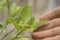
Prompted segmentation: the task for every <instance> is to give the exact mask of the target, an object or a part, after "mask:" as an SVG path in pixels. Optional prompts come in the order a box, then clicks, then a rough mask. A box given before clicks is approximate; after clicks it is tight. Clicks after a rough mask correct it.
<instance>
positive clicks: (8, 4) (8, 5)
mask: <svg viewBox="0 0 60 40" xmlns="http://www.w3.org/2000/svg"><path fill="white" fill-rule="evenodd" d="M7 7H8V15H10V3H9V0H7Z"/></svg>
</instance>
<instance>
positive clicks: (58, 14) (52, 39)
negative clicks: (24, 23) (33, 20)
mask: <svg viewBox="0 0 60 40" xmlns="http://www.w3.org/2000/svg"><path fill="white" fill-rule="evenodd" d="M40 20H49V21H48V22H46V23H44V24H43V25H41V26H39V27H38V28H37V29H35V30H34V32H33V34H32V37H33V39H34V40H37V39H40V38H42V40H60V7H58V8H56V9H54V10H52V11H50V12H47V13H45V14H44V15H42V16H40Z"/></svg>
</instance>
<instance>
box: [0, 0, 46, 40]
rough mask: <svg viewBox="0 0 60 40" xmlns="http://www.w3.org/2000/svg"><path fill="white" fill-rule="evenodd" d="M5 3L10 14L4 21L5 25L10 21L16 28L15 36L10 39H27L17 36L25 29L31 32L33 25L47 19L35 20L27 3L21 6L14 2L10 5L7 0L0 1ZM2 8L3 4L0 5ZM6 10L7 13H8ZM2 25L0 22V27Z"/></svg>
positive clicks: (37, 24)
mask: <svg viewBox="0 0 60 40" xmlns="http://www.w3.org/2000/svg"><path fill="white" fill-rule="evenodd" d="M6 3H7V5H8V9H9V10H8V11H9V12H10V14H11V15H10V16H9V17H8V18H7V19H6V21H4V22H5V23H6V24H5V25H6V26H7V25H8V24H10V23H12V24H13V25H14V26H15V28H16V29H17V31H18V33H17V35H16V36H14V37H13V38H12V40H16V39H17V40H29V39H28V38H23V37H21V36H20V37H18V36H19V35H21V33H22V32H24V31H26V30H27V29H28V30H30V31H31V32H33V30H34V27H35V26H39V25H41V24H43V23H45V22H47V20H42V21H39V22H35V18H34V17H33V16H32V7H31V6H30V5H29V4H27V5H25V6H24V7H23V8H22V7H19V6H17V5H16V3H13V4H12V5H9V2H8V0H4V1H2V2H0V4H1V5H5V4H6ZM2 8H4V7H3V6H0V9H1V10H2ZM9 12H8V13H9ZM17 14H20V15H19V17H17V18H14V17H16V15H17ZM2 27H3V25H2V24H0V29H1V28H2Z"/></svg>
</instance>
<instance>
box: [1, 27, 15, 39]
mask: <svg viewBox="0 0 60 40" xmlns="http://www.w3.org/2000/svg"><path fill="white" fill-rule="evenodd" d="M14 29H15V28H14ZM14 29H12V30H11V31H10V32H9V33H7V34H6V35H5V36H4V37H3V38H2V39H1V40H3V39H4V38H6V37H7V36H8V35H9V34H10V33H12V32H13V31H14Z"/></svg>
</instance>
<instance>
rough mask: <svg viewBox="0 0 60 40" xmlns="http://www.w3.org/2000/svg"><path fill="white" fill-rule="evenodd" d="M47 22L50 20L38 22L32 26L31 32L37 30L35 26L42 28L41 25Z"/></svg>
mask: <svg viewBox="0 0 60 40" xmlns="http://www.w3.org/2000/svg"><path fill="white" fill-rule="evenodd" d="M47 21H48V20H41V21H38V22H36V23H34V24H33V25H32V26H31V28H30V31H31V32H33V31H34V30H35V26H40V25H42V24H44V23H46V22H47Z"/></svg>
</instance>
